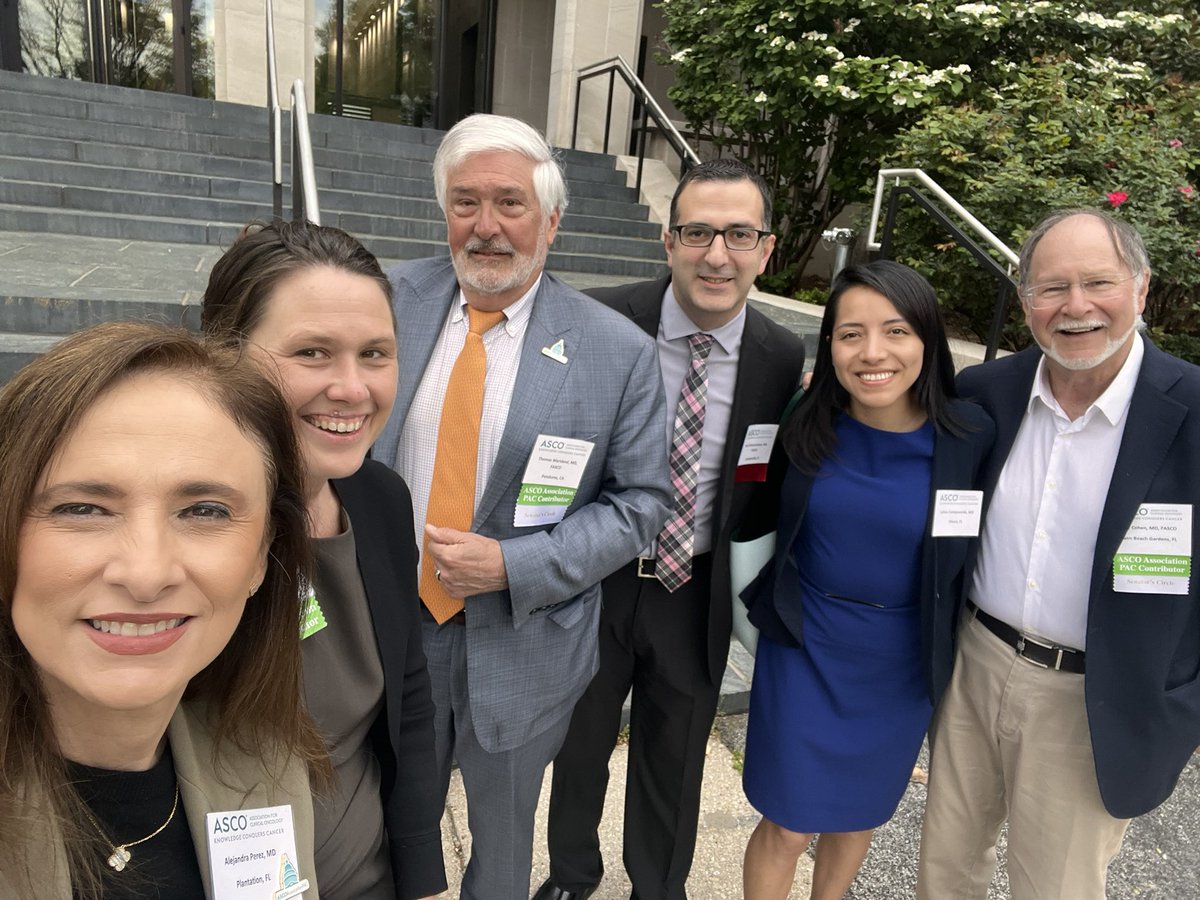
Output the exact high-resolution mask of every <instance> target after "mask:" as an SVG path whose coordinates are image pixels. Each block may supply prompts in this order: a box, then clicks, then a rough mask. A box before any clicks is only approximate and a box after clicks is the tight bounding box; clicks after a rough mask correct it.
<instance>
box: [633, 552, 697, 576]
mask: <svg viewBox="0 0 1200 900" xmlns="http://www.w3.org/2000/svg"><path fill="white" fill-rule="evenodd" d="M710 556H712V551H711V550H706V551H705V552H703V553H698V554H696V555H695V556H693V557H692V571H693V572H694V571H696V570H697V569H698V568H700V567H701V566H702V565H704V563H706V562H707V561H708V558H709V557H710ZM630 565H632V566H633V570H634V572H635V573H636V574H637V577H638V578H654V579H656V580H657V579H658V576H657V575H656V574H654V572H655V569H656V568H657V567H658V557H656V556H639V557H637V558H636V559H634V561H633V562H632V563H630Z"/></svg>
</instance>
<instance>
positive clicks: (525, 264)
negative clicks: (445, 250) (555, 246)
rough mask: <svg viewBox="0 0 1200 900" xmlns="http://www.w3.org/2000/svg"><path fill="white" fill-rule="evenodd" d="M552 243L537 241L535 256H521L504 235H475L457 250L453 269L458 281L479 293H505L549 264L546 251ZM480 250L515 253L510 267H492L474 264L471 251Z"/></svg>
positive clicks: (510, 261) (517, 286) (523, 282)
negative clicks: (501, 236) (488, 239)
mask: <svg viewBox="0 0 1200 900" xmlns="http://www.w3.org/2000/svg"><path fill="white" fill-rule="evenodd" d="M549 249H550V247H549V245H548V244H547V243H546V242H545V241H544V240H543V241H540V242H539V244H538V249H537V252H535V253H534V254H533V255H532V256H522V255H521V254H519V253H516V252H514V251H513V247H512V245H511V244H509V243H508V242H507V241H505V240H504V239H503V238H493V239H492V240H490V241H485V240H482V239H480V238H476V237H473V238H471V239H470V240H469V241H467V242H466V244H464V245H463V247H462V249H461V250H459V251H458V252H457V253H455V254H454V273H455V274H456V275H457V276H458V282H459V284H460V285H462V286H463V287H464V288H467V289H468V290H472V291H476V292H478V293H480V294H503V293H505V292H507V291H511V290H514V289H515V288H519V287H520V286H521V285H523V284H525V282H527V281H528V280H529V279H530V278H531V277H532V276H533V273H534V272H535V271H537V270H538V269H540V268H542V267H543V266H544V265H545V264H546V254H547V252H548V251H549ZM479 250H492V251H494V252H495V251H499V252H501V253H505V252H508V253H512V254H513V255H512V257H511V258H510V260H509V264H508V267H507V268H496V269H493V268H490V267H488V266H482V265H478V266H477V265H475V263H474V262H473V261H472V259H471V255H470V254H471V253H472V252H476V251H479Z"/></svg>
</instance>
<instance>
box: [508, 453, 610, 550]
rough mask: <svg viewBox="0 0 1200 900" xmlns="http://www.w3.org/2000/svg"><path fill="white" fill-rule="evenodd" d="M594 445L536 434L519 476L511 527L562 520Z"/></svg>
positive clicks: (524, 526)
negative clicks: (520, 476)
mask: <svg viewBox="0 0 1200 900" xmlns="http://www.w3.org/2000/svg"><path fill="white" fill-rule="evenodd" d="M595 448H596V445H595V444H594V443H592V442H591V441H581V440H576V439H575V438H565V437H556V436H555V435H552V434H539V435H538V436H537V440H536V441H534V444H533V452H532V453H531V454H529V462H528V464H526V466H525V474H524V476H523V477H522V478H521V491H520V493H519V494H517V508H516V509H515V510H514V511H513V526H514V527H516V528H530V527H533V526H537V525H556V524H558V523H559V522H561V521H562V520H563V517H564V516H565V515H566V514H567V507H568V506H570V505H571V501H572V500H574V499H575V492H576V491H577V490H579V483H580V482H581V481H583V470H584V469H586V468H587V463H588V459H589V458H590V457H591V455H592V450H594V449H595Z"/></svg>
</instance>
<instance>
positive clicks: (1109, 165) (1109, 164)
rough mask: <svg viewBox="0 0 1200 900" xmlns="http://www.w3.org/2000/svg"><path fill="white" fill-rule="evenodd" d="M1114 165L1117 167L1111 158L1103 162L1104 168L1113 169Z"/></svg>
mask: <svg viewBox="0 0 1200 900" xmlns="http://www.w3.org/2000/svg"><path fill="white" fill-rule="evenodd" d="M1116 167H1117V164H1116V163H1115V162H1113V161H1112V160H1109V161H1108V162H1106V163H1105V164H1104V168H1106V169H1115V168H1116Z"/></svg>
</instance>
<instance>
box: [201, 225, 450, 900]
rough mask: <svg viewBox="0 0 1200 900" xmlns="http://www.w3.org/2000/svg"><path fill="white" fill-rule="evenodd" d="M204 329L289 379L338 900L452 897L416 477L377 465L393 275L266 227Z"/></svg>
mask: <svg viewBox="0 0 1200 900" xmlns="http://www.w3.org/2000/svg"><path fill="white" fill-rule="evenodd" d="M201 321H202V324H203V327H204V329H205V330H206V331H208V332H211V333H213V334H217V335H225V336H229V337H232V338H234V339H236V340H238V341H240V342H243V343H244V345H245V346H246V348H247V349H248V350H249V352H251V353H253V354H255V355H256V356H257V357H258V358H259V359H260V360H261V363H262V365H263V366H264V367H266V368H267V369H269V370H271V371H272V372H273V373H274V374H276V376H277V377H278V379H279V382H280V385H281V387H282V388H283V392H284V395H285V397H286V398H287V399H288V402H289V404H290V405H291V407H292V411H293V425H294V427H295V429H296V433H297V435H298V438H299V443H300V447H301V450H302V452H303V454H304V458H305V463H306V466H307V480H306V499H307V507H308V516H309V537H310V538H311V539H312V542H313V549H314V555H315V558H316V567H315V570H314V577H313V583H312V584H307V583H302V584H300V585H299V588H300V601H301V603H302V616H301V620H302V621H301V625H300V630H301V637H302V639H303V640H302V642H301V649H302V651H303V654H304V675H305V679H304V680H305V699H306V702H307V705H308V709H309V712H310V713H311V714H312V716H313V718H314V719H315V720H316V722H317V725H318V727H319V728H320V729H321V731H322V733H323V734H324V736H325V738H326V740H327V741H328V743H329V748H330V756H331V757H332V759H333V763H334V767H335V774H336V776H337V778H336V785H335V788H334V790H333V791H332V792H331V793H330V794H329V795H327V796H324V797H318V798H316V800H315V803H314V805H315V813H316V832H317V845H316V865H317V874H318V877H319V879H320V884H321V894H322V896H323V897H324V898H326V900H328V898H334V900H337V898H352V900H413V898H417V897H425V896H429V895H433V894H437V893H439V892H440V891H442V890H445V888H446V878H445V871H444V868H443V863H442V845H441V830H440V821H441V815H442V804H441V802H440V797H439V793H438V789H437V784H436V779H435V774H434V773H435V767H434V753H433V740H434V738H433V699H432V695H431V693H430V687H429V674H428V671H427V670H426V667H425V655H424V653H423V651H422V649H421V624H420V618H419V601H418V595H417V576H416V572H417V568H416V565H417V550H416V541H415V539H414V535H413V516H412V500H411V498H410V496H409V492H408V488H407V486H406V485H405V484H404V481H403V480H402V479H401V478H400V476H399V475H397V474H395V473H394V472H393V471H391V469H389V468H388V467H386V466H384V465H381V464H379V463H376V462H371V461H367V462H366V463H365V464H364V462H363V460H364V458H365V457H366V455H367V452H368V450H369V449H370V447H371V444H372V443H373V442H374V440H375V438H376V437H377V436H378V434H379V432H380V431H381V430H382V429H383V426H384V424H385V422H386V421H387V417H388V415H389V413H390V412H391V409H392V403H393V401H394V400H395V396H396V379H397V362H396V336H395V328H396V323H395V319H394V317H393V313H392V306H391V289H390V285H389V284H388V280H387V278H386V276H385V275H384V274H383V272H382V271H381V270H380V268H379V263H378V262H377V261H376V259H375V257H374V256H372V255H371V254H370V253H369V252H368V251H367V250H366V249H364V248H363V246H362V245H361V244H360V243H359V242H358V241H356V240H355V239H354V238H352V237H351V236H350V235H348V234H346V233H345V232H343V231H341V230H339V229H336V228H328V227H321V226H318V225H312V224H310V223H308V222H281V221H276V222H273V223H272V224H269V225H252V226H249V227H248V228H247V229H246V230H245V231H244V232H243V233H242V235H241V236H240V237H239V238H238V240H237V241H236V242H235V243H234V244H233V246H232V247H230V249H229V250H228V252H227V253H226V254H225V255H224V256H223V257H222V258H221V259H220V260H219V261H218V262H217V264H216V265H215V266H214V267H213V270H212V273H211V275H210V278H209V283H208V289H207V290H206V291H205V294H204V304H203V308H202V314H201Z"/></svg>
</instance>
